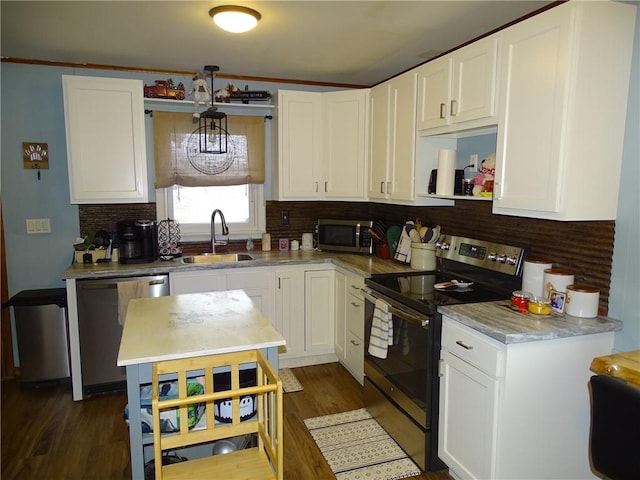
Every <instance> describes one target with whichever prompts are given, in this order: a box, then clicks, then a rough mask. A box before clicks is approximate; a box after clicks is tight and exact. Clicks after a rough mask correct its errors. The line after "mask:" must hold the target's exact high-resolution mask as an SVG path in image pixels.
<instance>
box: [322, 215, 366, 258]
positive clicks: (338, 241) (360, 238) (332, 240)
mask: <svg viewBox="0 0 640 480" xmlns="http://www.w3.org/2000/svg"><path fill="white" fill-rule="evenodd" d="M372 226H373V221H372V220H331V219H327V218H321V219H319V220H318V249H319V250H327V251H333V252H349V253H364V254H367V255H371V254H373V241H372V239H371V233H370V231H369V230H370V228H371V227H372Z"/></svg>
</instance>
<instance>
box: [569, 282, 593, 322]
mask: <svg viewBox="0 0 640 480" xmlns="http://www.w3.org/2000/svg"><path fill="white" fill-rule="evenodd" d="M566 302H567V305H566V310H565V312H566V313H567V315H572V316H574V317H582V318H593V317H597V316H598V305H599V303H600V290H598V289H597V288H593V287H589V286H587V285H577V284H575V285H568V286H567V300H566Z"/></svg>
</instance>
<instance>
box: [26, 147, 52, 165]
mask: <svg viewBox="0 0 640 480" xmlns="http://www.w3.org/2000/svg"><path fill="white" fill-rule="evenodd" d="M22 161H23V165H24V168H26V169H29V170H49V144H47V143H32V142H22Z"/></svg>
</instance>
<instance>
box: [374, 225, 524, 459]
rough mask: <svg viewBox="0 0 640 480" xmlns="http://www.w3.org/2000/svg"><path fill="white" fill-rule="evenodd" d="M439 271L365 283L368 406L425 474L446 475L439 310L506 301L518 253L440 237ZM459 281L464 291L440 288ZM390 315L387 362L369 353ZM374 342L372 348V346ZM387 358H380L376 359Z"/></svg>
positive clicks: (517, 270)
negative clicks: (441, 449) (441, 453)
mask: <svg viewBox="0 0 640 480" xmlns="http://www.w3.org/2000/svg"><path fill="white" fill-rule="evenodd" d="M436 255H437V270H436V271H429V272H419V271H416V272H411V273H401V274H384V275H374V276H372V277H371V278H369V279H367V280H366V281H365V288H364V289H363V293H364V296H365V299H366V307H365V338H366V342H367V348H366V350H365V367H364V368H365V382H364V392H365V405H366V407H367V409H368V410H369V412H370V413H371V414H372V415H373V416H374V417H375V418H376V419H377V420H378V422H379V423H380V424H381V425H382V426H383V427H384V428H385V430H387V432H388V433H389V434H390V435H391V436H392V437H393V438H394V439H395V440H396V442H398V444H399V445H400V446H401V447H402V448H403V449H404V450H405V451H406V452H407V454H408V455H409V456H411V458H412V459H413V460H414V461H415V462H416V464H417V465H418V466H419V467H420V468H421V469H422V470H423V471H433V470H440V469H442V468H445V467H446V466H445V465H444V463H443V462H442V461H441V460H440V459H439V458H438V445H437V439H438V432H437V428H438V395H439V388H438V386H439V379H438V363H439V358H440V336H441V330H442V317H441V315H440V314H439V313H438V312H437V307H438V305H452V304H459V303H475V302H486V301H493V300H504V299H508V298H509V297H510V295H511V292H512V291H513V290H517V289H519V288H520V285H521V278H520V277H521V269H522V263H523V261H524V257H525V252H524V249H522V248H520V247H513V246H509V245H502V244H498V243H491V242H485V241H480V240H474V239H470V238H463V237H453V236H446V235H445V236H441V237H440V239H439V241H438V243H437V248H436ZM451 280H457V281H459V282H462V285H454V286H449V287H445V288H442V287H441V286H439V285H438V284H441V283H446V282H450V281H451ZM376 302H378V306H379V307H381V306H382V307H383V308H384V310H387V311H388V312H389V314H388V317H387V318H388V322H389V326H390V327H391V330H392V332H393V333H392V338H391V339H390V341H389V342H390V343H391V344H390V345H389V346H388V347H387V348H386V355H380V354H379V353H378V354H377V356H374V355H372V354H370V353H369V343H370V337H371V326H372V323H373V316H374V310H375V306H376ZM374 343H375V342H374ZM381 356H384V357H385V358H380V357H381Z"/></svg>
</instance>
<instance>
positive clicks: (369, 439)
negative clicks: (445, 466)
mask: <svg viewBox="0 0 640 480" xmlns="http://www.w3.org/2000/svg"><path fill="white" fill-rule="evenodd" d="M304 423H305V425H306V426H307V429H309V433H311V436H312V437H313V439H314V440H315V442H316V444H317V445H318V447H319V448H320V451H321V452H322V455H324V458H325V459H326V460H327V463H328V464H329V466H330V467H331V470H332V471H333V473H334V475H335V476H336V479H338V480H360V479H366V480H396V479H400V478H407V477H412V476H415V475H420V473H421V472H420V469H419V468H418V467H417V466H416V464H415V463H413V461H411V459H410V458H409V457H407V455H406V453H404V451H403V450H402V449H401V448H400V447H399V446H398V444H397V443H396V442H395V441H394V440H393V439H392V438H391V437H390V436H389V435H388V434H387V432H385V430H384V429H383V428H382V427H381V426H380V424H379V423H378V422H377V421H376V420H375V419H374V418H372V417H371V415H370V414H369V412H368V411H367V410H366V409H364V408H361V409H359V410H353V411H350V412H345V413H337V414H333V415H325V416H322V417H315V418H308V419H306V420H305V421H304Z"/></svg>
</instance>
